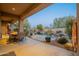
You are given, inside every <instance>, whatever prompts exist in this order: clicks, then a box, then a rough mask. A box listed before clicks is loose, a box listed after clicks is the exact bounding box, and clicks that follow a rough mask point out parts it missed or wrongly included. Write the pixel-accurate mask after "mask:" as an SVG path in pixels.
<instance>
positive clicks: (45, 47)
mask: <svg viewBox="0 0 79 59" xmlns="http://www.w3.org/2000/svg"><path fill="white" fill-rule="evenodd" d="M11 51H14V53H15V54H16V56H72V55H73V52H71V51H68V50H65V49H63V48H59V47H56V46H53V45H49V44H46V43H43V42H40V41H36V40H33V39H30V38H28V37H27V38H26V39H25V40H24V41H23V42H18V43H16V44H9V45H3V46H2V45H0V55H2V54H6V53H9V52H11Z"/></svg>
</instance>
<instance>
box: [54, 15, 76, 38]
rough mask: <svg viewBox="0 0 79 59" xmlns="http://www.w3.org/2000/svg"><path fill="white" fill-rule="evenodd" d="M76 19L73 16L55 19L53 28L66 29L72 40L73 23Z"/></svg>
mask: <svg viewBox="0 0 79 59" xmlns="http://www.w3.org/2000/svg"><path fill="white" fill-rule="evenodd" d="M74 19H75V17H73V16H67V17H62V18H55V19H54V22H53V28H66V33H67V34H68V35H69V37H70V38H71V35H72V21H73V20H74Z"/></svg>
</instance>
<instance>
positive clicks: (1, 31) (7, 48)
mask: <svg viewBox="0 0 79 59" xmlns="http://www.w3.org/2000/svg"><path fill="white" fill-rule="evenodd" d="M49 5H51V4H49V3H26V4H20V3H19V4H13V3H12V4H8V3H2V4H0V40H1V43H3V42H4V41H6V42H5V44H4V45H1V46H0V55H4V54H6V53H9V52H11V51H13V52H14V53H15V55H16V56H37V55H38V56H43V55H44V56H46V55H49V56H62V55H63V56H65V55H70V56H72V55H74V53H73V52H71V51H67V50H65V49H63V48H59V47H55V46H52V45H48V44H46V43H42V42H39V41H36V40H32V39H30V38H28V37H26V39H25V40H24V41H22V42H21V41H20V40H21V39H23V37H24V29H23V21H24V19H25V18H27V17H29V16H31V15H33V14H35V13H37V12H39V11H40V10H42V9H44V8H46V7H48V6H49ZM77 6H78V4H77ZM77 8H78V9H79V6H78V7H77ZM78 14H79V13H78ZM77 18H78V17H77ZM16 21H18V22H19V24H18V31H17V42H16V43H15V45H11V44H7V41H8V39H7V40H3V39H6V37H7V38H9V34H10V32H9V30H8V29H7V27H8V24H9V23H10V24H12V23H15V22H16ZM8 32H9V34H8ZM6 34H8V36H5V35H6ZM10 35H11V34H10ZM77 49H78V45H77ZM77 53H78V54H77V55H79V50H78V51H77Z"/></svg>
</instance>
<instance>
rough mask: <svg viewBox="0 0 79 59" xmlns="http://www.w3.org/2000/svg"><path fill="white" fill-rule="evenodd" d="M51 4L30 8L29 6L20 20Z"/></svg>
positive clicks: (41, 4)
mask: <svg viewBox="0 0 79 59" xmlns="http://www.w3.org/2000/svg"><path fill="white" fill-rule="evenodd" d="M51 4H52V3H38V4H34V5H32V6H30V7H29V8H28V10H26V11H25V12H24V13H23V14H22V15H21V16H20V17H21V18H22V19H24V18H26V17H29V16H31V15H33V14H35V13H37V12H38V11H40V10H42V9H44V8H46V7H48V6H49V5H51Z"/></svg>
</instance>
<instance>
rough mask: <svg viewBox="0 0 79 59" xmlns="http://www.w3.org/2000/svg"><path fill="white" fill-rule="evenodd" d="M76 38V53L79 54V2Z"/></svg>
mask: <svg viewBox="0 0 79 59" xmlns="http://www.w3.org/2000/svg"><path fill="white" fill-rule="evenodd" d="M76 5H77V40H78V45H77V55H78V56H79V4H78V3H77V4H76Z"/></svg>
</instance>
